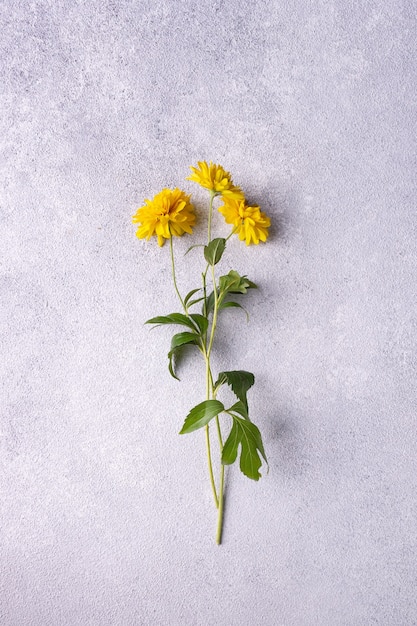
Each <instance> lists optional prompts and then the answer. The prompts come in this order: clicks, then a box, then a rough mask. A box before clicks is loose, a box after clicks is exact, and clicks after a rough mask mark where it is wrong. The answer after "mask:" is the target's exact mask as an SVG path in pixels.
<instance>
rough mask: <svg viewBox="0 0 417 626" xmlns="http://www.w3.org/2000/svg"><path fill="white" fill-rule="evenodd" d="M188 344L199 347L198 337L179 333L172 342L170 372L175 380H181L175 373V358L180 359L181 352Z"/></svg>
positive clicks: (169, 355) (169, 361)
mask: <svg viewBox="0 0 417 626" xmlns="http://www.w3.org/2000/svg"><path fill="white" fill-rule="evenodd" d="M188 344H194V345H198V336H197V335H196V334H194V333H187V332H184V333H177V334H176V335H174V336H173V338H172V340H171V350H170V351H169V352H168V370H169V373H170V374H171V376H173V378H176V379H177V380H179V378H178V376H177V375H176V374H175V371H174V362H173V360H174V357H178V355H179V350H180V349H181V348H182V347H183V346H186V345H188Z"/></svg>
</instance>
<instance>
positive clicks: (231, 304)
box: [219, 302, 249, 321]
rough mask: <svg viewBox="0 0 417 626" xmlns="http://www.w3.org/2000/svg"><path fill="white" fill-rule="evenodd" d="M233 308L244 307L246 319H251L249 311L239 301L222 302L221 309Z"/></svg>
mask: <svg viewBox="0 0 417 626" xmlns="http://www.w3.org/2000/svg"><path fill="white" fill-rule="evenodd" d="M232 308H236V309H242V310H243V311H245V313H246V320H247V321H249V313H248V312H247V310H246V309H245V307H244V306H242V305H241V304H239V302H222V303H221V304H220V306H219V309H232Z"/></svg>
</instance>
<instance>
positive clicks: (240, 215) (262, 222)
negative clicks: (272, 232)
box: [219, 198, 271, 246]
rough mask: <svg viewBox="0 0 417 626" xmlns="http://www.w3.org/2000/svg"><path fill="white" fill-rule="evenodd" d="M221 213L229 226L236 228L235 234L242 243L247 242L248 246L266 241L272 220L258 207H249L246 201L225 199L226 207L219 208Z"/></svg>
mask: <svg viewBox="0 0 417 626" xmlns="http://www.w3.org/2000/svg"><path fill="white" fill-rule="evenodd" d="M219 211H220V213H221V214H222V215H223V216H224V219H225V220H226V222H227V223H228V224H233V225H234V226H235V229H234V232H236V233H237V234H238V235H239V239H240V240H241V241H243V240H244V241H246V245H247V246H248V245H249V244H251V243H255V244H258V243H259V242H260V241H266V239H267V237H268V234H269V233H268V230H267V229H268V228H269V226H270V225H271V220H270V219H269V217H267V216H266V215H265V213H262V211H261V209H260V208H259V207H258V206H248V205H247V204H246V202H245V199H243V200H236V199H235V198H224V205H223V206H221V207H219Z"/></svg>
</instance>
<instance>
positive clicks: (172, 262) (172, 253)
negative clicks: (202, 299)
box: [169, 235, 187, 315]
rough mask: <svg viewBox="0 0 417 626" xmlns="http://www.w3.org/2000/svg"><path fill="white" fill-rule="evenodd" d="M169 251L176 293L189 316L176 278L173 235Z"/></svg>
mask: <svg viewBox="0 0 417 626" xmlns="http://www.w3.org/2000/svg"><path fill="white" fill-rule="evenodd" d="M169 249H170V251H171V268H172V280H173V281H174V288H175V291H176V292H177V296H178V298H179V300H180V302H181V306H182V308H183V309H184V311H185V314H186V315H187V308H186V306H185V304H184V300H183V299H182V298H181V294H180V292H179V289H178V285H177V279H176V276H175V261H174V245H173V243H172V235H171V237H170V238H169Z"/></svg>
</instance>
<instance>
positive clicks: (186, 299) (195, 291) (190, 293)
mask: <svg viewBox="0 0 417 626" xmlns="http://www.w3.org/2000/svg"><path fill="white" fill-rule="evenodd" d="M197 291H201V287H199V288H198V289H192V290H191V291H189V292H188V293H187V295H186V296H185V298H184V304H185V305H186V306H187V304H188V302H189V301H190V299H191V298H192V297H193V295H194V294H195V293H197ZM190 306H191V305H190Z"/></svg>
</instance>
